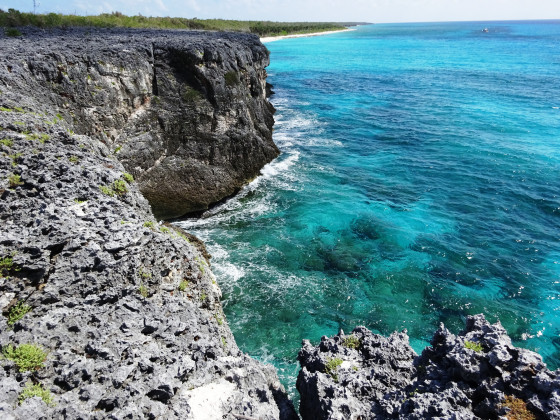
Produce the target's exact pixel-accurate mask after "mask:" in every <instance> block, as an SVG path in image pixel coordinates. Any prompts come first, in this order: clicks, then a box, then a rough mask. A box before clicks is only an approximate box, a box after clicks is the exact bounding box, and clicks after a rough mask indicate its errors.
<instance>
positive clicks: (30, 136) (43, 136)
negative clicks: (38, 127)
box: [25, 133, 50, 144]
mask: <svg viewBox="0 0 560 420" xmlns="http://www.w3.org/2000/svg"><path fill="white" fill-rule="evenodd" d="M25 138H26V139H27V140H38V141H39V143H41V144H45V142H46V141H47V140H49V139H50V136H49V135H48V134H45V133H43V134H37V133H28V134H26V135H25Z"/></svg>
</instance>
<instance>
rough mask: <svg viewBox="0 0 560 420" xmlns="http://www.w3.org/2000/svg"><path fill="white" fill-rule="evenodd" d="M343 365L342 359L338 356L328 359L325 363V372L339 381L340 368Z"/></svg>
mask: <svg viewBox="0 0 560 420" xmlns="http://www.w3.org/2000/svg"><path fill="white" fill-rule="evenodd" d="M340 365H342V359H339V358H338V357H335V358H332V359H328V360H327V363H326V364H325V373H326V374H327V375H330V376H331V377H332V378H333V379H334V381H335V382H338V368H339V367H340Z"/></svg>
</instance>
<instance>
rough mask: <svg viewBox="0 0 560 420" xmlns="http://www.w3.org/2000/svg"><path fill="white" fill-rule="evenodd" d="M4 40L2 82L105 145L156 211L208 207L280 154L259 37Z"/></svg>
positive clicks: (188, 34)
mask: <svg viewBox="0 0 560 420" xmlns="http://www.w3.org/2000/svg"><path fill="white" fill-rule="evenodd" d="M1 42H2V52H3V55H4V57H3V61H4V62H5V63H6V65H8V66H10V68H9V69H8V68H6V67H4V69H3V70H4V71H2V72H0V85H2V84H4V85H10V86H12V87H17V88H19V89H20V90H21V91H22V92H32V93H33V100H32V101H31V102H30V104H29V105H32V104H33V101H40V102H41V103H44V104H48V105H50V106H51V108H52V109H57V110H58V111H57V113H59V115H60V116H61V117H62V118H63V119H64V120H65V121H66V122H68V123H69V124H70V125H71V126H72V129H73V130H74V131H75V132H76V133H78V134H85V135H89V136H93V137H95V138H97V139H99V140H100V141H102V142H103V143H105V144H106V145H107V147H108V148H109V150H111V151H112V152H113V153H114V154H115V156H116V157H117V158H118V159H119V160H120V161H121V162H122V164H123V165H124V167H125V168H126V170H127V171H128V172H129V173H131V174H132V175H133V176H134V177H135V179H136V181H137V183H138V186H139V188H140V191H141V192H142V194H143V195H144V197H146V198H147V199H148V201H149V202H150V204H151V206H152V210H153V212H154V214H155V216H156V217H157V218H163V219H170V218H175V217H180V216H183V215H185V214H187V213H190V212H196V211H200V210H204V209H206V208H208V206H209V205H211V204H213V203H216V202H218V201H220V200H222V199H224V198H226V197H228V196H230V195H232V194H234V193H235V192H237V191H238V190H239V189H240V188H241V187H242V186H243V185H244V184H245V183H247V182H248V181H250V180H252V179H253V178H255V177H256V176H257V175H258V174H259V171H260V169H261V168H262V167H263V166H264V165H265V164H266V163H268V162H270V161H271V160H272V159H274V158H275V157H276V156H277V155H278V153H279V152H278V149H277V147H276V146H275V145H274V143H273V141H272V125H273V123H274V120H273V116H272V115H273V112H274V108H273V107H272V105H271V104H270V102H268V100H267V98H266V94H267V93H266V92H267V89H266V70H265V67H266V66H267V65H268V64H269V53H268V50H267V49H266V47H264V46H263V45H262V44H261V43H260V41H259V39H258V37H257V36H255V35H251V34H241V33H220V32H197V31H154V30H125V29H114V30H91V29H80V28H75V29H71V30H66V31H63V30H53V31H50V32H45V31H39V30H28V31H27V32H26V33H25V36H24V37H21V38H17V39H8V38H2V41H1ZM22 105H25V103H24V104H22Z"/></svg>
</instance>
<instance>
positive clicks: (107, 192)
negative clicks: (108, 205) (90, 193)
mask: <svg viewBox="0 0 560 420" xmlns="http://www.w3.org/2000/svg"><path fill="white" fill-rule="evenodd" d="M99 189H100V190H101V192H102V193H103V194H105V195H108V196H109V197H113V196H114V195H115V192H114V191H113V189H112V188H111V187H108V186H106V185H100V186H99Z"/></svg>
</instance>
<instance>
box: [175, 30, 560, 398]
mask: <svg viewBox="0 0 560 420" xmlns="http://www.w3.org/2000/svg"><path fill="white" fill-rule="evenodd" d="M484 28H488V32H483V31H482V29H484ZM267 47H268V48H269V49H270V51H271V61H272V62H271V65H270V67H269V69H268V72H269V81H270V83H272V84H273V85H274V90H275V92H276V94H275V95H274V96H273V97H272V99H271V101H272V102H273V104H274V106H275V107H276V108H277V113H276V116H275V119H276V125H275V131H274V140H275V142H276V143H277V145H278V146H279V148H280V149H281V151H282V155H281V156H280V157H279V158H278V159H277V160H275V161H274V162H272V163H271V164H269V165H268V166H266V167H265V168H264V169H263V171H262V176H261V177H259V178H258V179H256V180H255V181H254V182H252V183H251V184H250V185H248V186H247V187H246V188H245V189H243V190H242V191H241V193H240V194H238V195H237V196H236V197H235V198H233V199H231V200H229V201H227V202H226V203H224V204H222V205H220V206H218V207H216V208H214V209H212V210H210V211H209V212H207V213H206V214H205V215H204V217H203V218H200V219H192V220H186V221H183V222H180V224H181V225H182V226H183V227H185V228H187V229H188V230H190V231H191V232H193V233H194V234H196V235H198V236H199V237H201V238H202V239H204V240H205V241H206V243H207V245H208V248H209V250H210V252H211V254H212V255H213V260H212V266H213V270H214V273H215V274H216V275H217V277H218V280H219V284H220V287H221V288H222V291H223V293H224V296H223V303H224V307H225V312H226V315H227V319H228V322H229V324H230V326H231V328H232V330H233V332H234V334H235V337H236V340H237V342H238V344H239V346H240V347H241V349H242V350H243V351H245V352H247V353H249V354H250V355H252V356H254V357H256V358H258V359H260V360H264V361H266V362H270V363H272V364H274V365H275V366H276V367H277V368H278V369H279V374H280V376H281V379H282V381H283V382H284V384H285V385H286V386H287V387H288V389H289V391H290V393H291V394H292V396H293V397H294V398H296V399H297V395H296V391H295V378H296V376H297V372H298V369H299V366H298V364H297V360H296V356H297V352H298V350H299V348H300V345H301V340H302V339H304V338H305V339H310V340H311V341H312V342H317V341H318V340H319V339H320V337H321V336H322V335H332V334H336V333H337V332H338V330H339V329H341V328H342V329H343V330H344V331H345V332H350V331H351V330H352V329H353V328H354V327H355V326H357V325H365V326H367V327H369V328H370V329H372V330H373V331H374V332H378V333H382V334H389V333H391V332H393V331H395V330H402V329H407V330H408V334H409V336H410V341H411V345H412V346H413V347H414V349H415V350H416V351H417V352H420V351H421V350H422V348H424V346H426V345H428V344H429V340H430V337H431V336H432V334H433V333H434V331H435V330H436V328H437V327H438V326H439V324H440V323H441V322H443V323H444V324H445V326H446V327H447V328H449V329H450V330H451V331H453V332H455V333H457V332H459V331H460V330H461V329H462V328H463V326H464V321H465V317H466V316H467V315H469V314H477V313H484V314H485V315H486V316H487V318H488V319H489V320H491V321H492V322H494V321H496V320H498V319H499V320H500V321H501V322H502V324H503V325H504V327H505V328H506V329H507V331H508V332H509V334H510V335H511V337H512V339H513V340H514V343H515V344H516V345H518V346H522V347H526V348H530V349H532V350H536V351H538V352H539V353H540V354H541V355H542V356H543V357H544V359H545V362H547V364H548V366H549V367H550V368H552V369H555V368H558V367H560V22H559V21H548V22H547V21H542V22H484V23H476V22H475V23H472V22H470V23H435V24H380V25H368V26H362V27H358V28H357V29H356V30H355V31H351V32H345V33H338V34H334V35H325V36H320V37H313V38H298V39H287V40H282V41H277V42H271V43H268V44H267Z"/></svg>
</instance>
